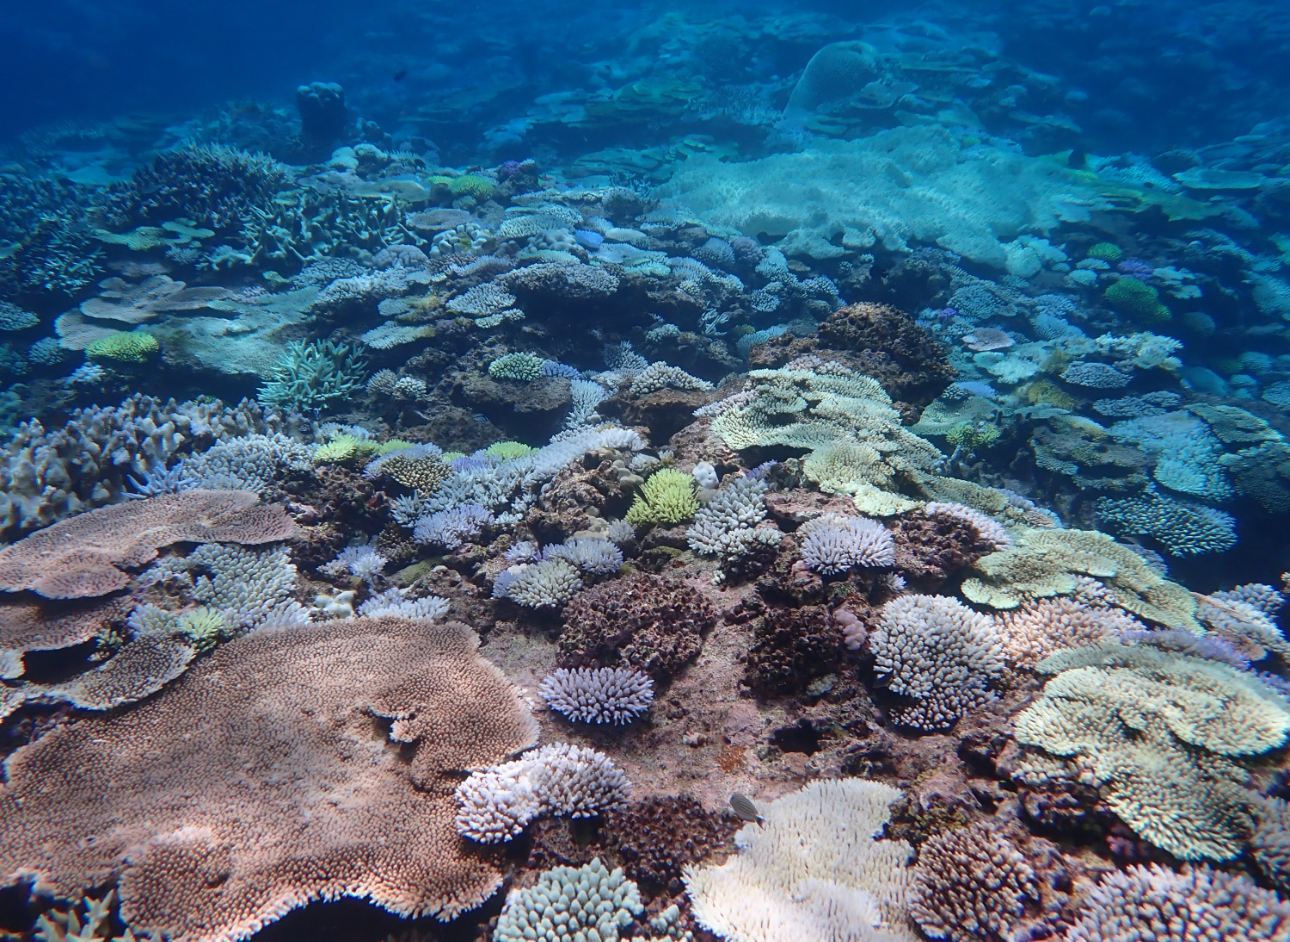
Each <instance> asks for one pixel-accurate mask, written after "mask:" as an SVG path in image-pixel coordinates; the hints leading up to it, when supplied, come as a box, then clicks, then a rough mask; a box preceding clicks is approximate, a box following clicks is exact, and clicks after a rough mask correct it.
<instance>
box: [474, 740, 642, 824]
mask: <svg viewBox="0 0 1290 942" xmlns="http://www.w3.org/2000/svg"><path fill="white" fill-rule="evenodd" d="M456 794H457V818H456V821H457V833H458V834H461V835H462V836H463V837H468V838H470V839H471V840H474V841H479V842H480V843H482V844H495V843H498V842H501V841H508V840H510V839H511V838H512V837H514V836H515V835H517V834H519V833H520V831H522V830H524V828H525V827H526V826H527V825H528V823H529V822H530V821H532V820H534V819H535V818H537V817H538V816H539V815H542V814H555V815H566V816H568V817H574V818H585V817H590V816H592V815H597V814H600V813H602V812H604V811H610V810H613V809H615V808H619V807H622V806H623V805H624V804H625V803H626V802H627V799H628V798H629V797H630V795H631V786H630V785H629V784H628V782H627V777H626V776H625V775H623V772H622V770H621V769H619V768H618V766H616V765H615V764H614V762H613V760H612V759H610V758H609V757H608V756H606V755H605V754H604V753H601V752H597V751H596V750H595V749H588V748H586V747H583V746H571V745H568V744H567V743H556V744H554V745H550V746H543V747H542V748H541V749H537V750H534V751H533V752H531V753H529V754H527V755H525V756H523V757H521V758H519V759H516V760H515V761H514V762H506V763H503V764H502V765H498V766H494V767H492V768H489V769H483V770H481V771H478V772H474V773H472V774H471V775H470V777H469V778H467V779H466V780H465V781H464V782H462V783H461V784H460V785H459V786H457V793H456Z"/></svg>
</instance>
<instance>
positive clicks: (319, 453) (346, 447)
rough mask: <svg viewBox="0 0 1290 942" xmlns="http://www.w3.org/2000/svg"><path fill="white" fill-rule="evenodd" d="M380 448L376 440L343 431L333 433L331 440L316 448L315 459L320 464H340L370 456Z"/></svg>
mask: <svg viewBox="0 0 1290 942" xmlns="http://www.w3.org/2000/svg"><path fill="white" fill-rule="evenodd" d="M379 449H380V446H379V445H377V443H376V442H373V441H369V440H367V439H364V438H359V437H358V436H357V435H350V434H349V433H348V432H341V433H339V434H337V435H333V436H332V439H331V441H329V442H327V444H325V445H319V446H318V447H317V448H315V449H314V455H313V458H314V461H315V462H317V463H318V464H340V463H341V462H344V461H352V460H355V459H358V458H370V457H372V456H373V455H375V454H376V453H377V452H378V451H379Z"/></svg>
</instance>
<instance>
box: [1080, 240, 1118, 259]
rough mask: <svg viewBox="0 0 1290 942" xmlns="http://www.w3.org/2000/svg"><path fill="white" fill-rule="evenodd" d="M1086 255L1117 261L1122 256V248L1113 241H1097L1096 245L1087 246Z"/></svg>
mask: <svg viewBox="0 0 1290 942" xmlns="http://www.w3.org/2000/svg"><path fill="white" fill-rule="evenodd" d="M1088 257H1089V258H1100V259H1101V260H1102V261H1104V262H1118V261H1119V260H1120V259H1122V258H1124V249H1122V248H1120V247H1119V246H1118V245H1116V244H1115V243H1114V242H1098V243H1097V244H1096V245H1091V246H1089V249H1088Z"/></svg>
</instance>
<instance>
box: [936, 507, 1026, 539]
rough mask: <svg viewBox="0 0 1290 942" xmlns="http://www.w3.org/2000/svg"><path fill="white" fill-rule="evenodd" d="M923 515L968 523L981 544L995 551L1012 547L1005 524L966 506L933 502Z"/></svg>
mask: <svg viewBox="0 0 1290 942" xmlns="http://www.w3.org/2000/svg"><path fill="white" fill-rule="evenodd" d="M923 513H925V514H927V515H928V516H930V517H949V518H951V519H953V520H959V521H962V522H963V523H966V524H967V525H968V526H970V527H971V528H972V529H973V530H975V531H976V536H977V539H978V540H979V541H980V542H982V543H987V544H989V545H990V546H992V547H993V548H994V549H995V550H1003V549H1007V548H1008V547H1009V546H1011V545H1012V537H1010V536H1009V535H1008V531H1007V530H1005V529H1004V528H1003V524H1001V523H1000V522H999V521H997V520H995V519H993V518H991V517H987V516H986V515H985V514H983V513H981V512H980V511H979V510H973V509H972V508H971V507H968V506H966V505H964V504H955V503H949V502H945V501H932V502H931V503H930V504H926V505H925V506H924V507H923Z"/></svg>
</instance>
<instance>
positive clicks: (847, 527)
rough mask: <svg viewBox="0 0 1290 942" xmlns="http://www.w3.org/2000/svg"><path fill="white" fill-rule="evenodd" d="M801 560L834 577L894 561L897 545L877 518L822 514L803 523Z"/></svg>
mask: <svg viewBox="0 0 1290 942" xmlns="http://www.w3.org/2000/svg"><path fill="white" fill-rule="evenodd" d="M799 532H800V533H803V534H805V539H803V540H802V562H803V563H805V564H806V567H807V568H808V569H813V570H815V571H816V572H819V573H823V574H825V575H828V576H835V575H838V574H839V573H843V572H846V571H847V570H849V569H854V568H856V567H857V566H864V567H866V568H875V567H879V566H890V565H891V564H892V563H894V562H895V561H896V544H895V543H894V542H892V539H891V534H890V533H888V532H887V530H886V528H885V527H883V525H882V524H881V523H878V522H877V521H876V520H870V519H868V518H867V517H843V516H839V515H838V514H825V515H824V516H822V517H819V518H817V519H815V520H812V521H810V522H809V523H806V524H804V525H803V526H802V529H801V530H800V531H799Z"/></svg>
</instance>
